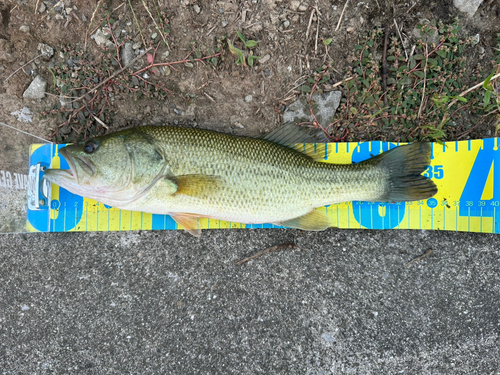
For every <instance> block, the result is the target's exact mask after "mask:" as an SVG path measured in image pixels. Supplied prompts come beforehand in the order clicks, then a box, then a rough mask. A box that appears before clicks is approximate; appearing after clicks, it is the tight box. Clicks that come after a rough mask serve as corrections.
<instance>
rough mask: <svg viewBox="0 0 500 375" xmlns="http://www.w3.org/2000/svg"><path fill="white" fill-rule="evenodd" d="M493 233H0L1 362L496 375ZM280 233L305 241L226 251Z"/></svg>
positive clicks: (21, 367)
mask: <svg viewBox="0 0 500 375" xmlns="http://www.w3.org/2000/svg"><path fill="white" fill-rule="evenodd" d="M498 238H499V237H498V236H496V235H484V234H470V233H447V232H432V231H368V230H364V231H362V230H358V231H356V230H335V229H331V230H329V231H327V232H323V233H321V232H320V233H306V232H301V231H297V230H225V231H224V230H222V231H216V230H213V231H205V232H204V233H203V235H202V237H201V238H194V237H192V236H190V235H188V234H186V233H183V232H140V233H139V232H132V233H88V234H78V233H65V234H29V235H1V236H0V364H1V372H2V373H4V374H49V373H58V374H64V373H68V374H71V373H78V374H128V373H134V374H139V373H141V374H152V373H164V374H167V373H169V374H198V373H199V374H225V373H233V374H264V373H265V374H275V373H280V374H330V373H333V374H344V373H345V374H395V373H404V374H496V373H498V371H499V368H500V318H499V311H500V250H498V246H497V245H496V243H497V241H498ZM288 241H292V242H295V243H296V244H297V245H298V246H299V247H301V248H303V249H305V250H299V249H295V250H283V251H279V252H275V253H270V254H266V255H263V256H261V257H259V258H257V259H255V260H253V261H251V262H249V263H246V264H244V265H241V266H239V265H237V264H236V261H237V260H239V259H240V258H243V257H245V256H248V255H250V254H252V253H255V252H257V251H259V250H262V249H264V248H267V247H269V246H273V245H277V244H281V243H284V242H288ZM429 249H432V250H433V251H432V253H431V254H430V255H428V256H427V257H425V258H423V259H421V260H417V261H415V262H413V263H411V264H409V265H408V262H410V261H412V260H413V259H415V258H417V257H419V256H420V255H422V254H424V253H426V252H427V251H428V250H429ZM405 265H406V266H405Z"/></svg>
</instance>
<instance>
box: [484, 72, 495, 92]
mask: <svg viewBox="0 0 500 375" xmlns="http://www.w3.org/2000/svg"><path fill="white" fill-rule="evenodd" d="M494 75H495V72H493V73H491V74H490V75H489V76H488V77H487V78H486V79H485V80H484V83H483V89H485V90H491V88H490V87H489V86H488V85H489V84H490V81H491V78H492V77H493V76H494Z"/></svg>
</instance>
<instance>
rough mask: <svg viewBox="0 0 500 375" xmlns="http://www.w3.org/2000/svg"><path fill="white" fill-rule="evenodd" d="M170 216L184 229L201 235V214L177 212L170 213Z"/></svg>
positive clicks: (194, 234)
mask: <svg viewBox="0 0 500 375" xmlns="http://www.w3.org/2000/svg"><path fill="white" fill-rule="evenodd" d="M170 216H171V217H172V219H174V220H175V222H176V223H177V224H178V225H180V226H181V227H182V229H184V230H186V231H188V232H189V233H191V234H192V235H193V236H195V237H200V236H201V229H200V222H199V221H198V219H199V218H200V217H201V216H197V215H193V214H185V213H175V214H170Z"/></svg>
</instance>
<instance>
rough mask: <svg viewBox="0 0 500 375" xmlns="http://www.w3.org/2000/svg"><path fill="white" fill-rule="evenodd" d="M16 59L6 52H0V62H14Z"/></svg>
mask: <svg viewBox="0 0 500 375" xmlns="http://www.w3.org/2000/svg"><path fill="white" fill-rule="evenodd" d="M15 60H16V59H15V58H14V56H12V55H11V54H10V53H8V52H7V51H0V61H7V62H10V63H11V62H14V61H15Z"/></svg>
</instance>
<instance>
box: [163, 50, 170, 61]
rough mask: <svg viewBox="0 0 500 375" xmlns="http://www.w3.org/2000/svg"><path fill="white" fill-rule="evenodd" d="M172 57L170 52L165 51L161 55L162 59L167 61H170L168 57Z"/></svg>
mask: <svg viewBox="0 0 500 375" xmlns="http://www.w3.org/2000/svg"><path fill="white" fill-rule="evenodd" d="M169 55H170V51H168V50H167V51H165V52H163V53H162V54H161V59H162V60H164V61H166V60H167V59H168V56H169Z"/></svg>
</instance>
